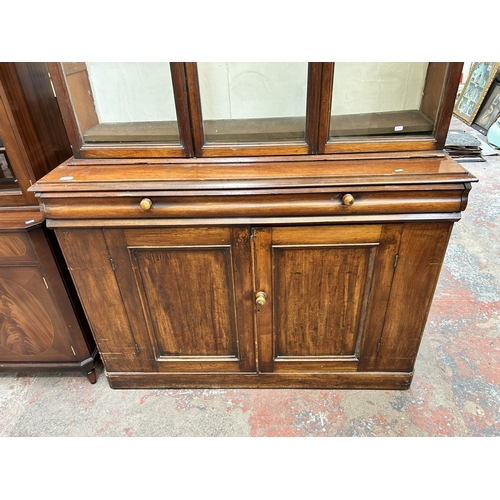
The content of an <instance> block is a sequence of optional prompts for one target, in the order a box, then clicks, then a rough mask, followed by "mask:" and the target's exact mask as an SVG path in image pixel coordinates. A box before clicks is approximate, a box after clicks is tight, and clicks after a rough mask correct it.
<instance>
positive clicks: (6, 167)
mask: <svg viewBox="0 0 500 500" xmlns="http://www.w3.org/2000/svg"><path fill="white" fill-rule="evenodd" d="M17 188H19V186H18V184H17V179H16V177H15V176H14V172H13V171H12V168H11V166H10V163H9V159H8V158H7V153H6V151H5V148H4V145H3V142H2V139H0V189H17Z"/></svg>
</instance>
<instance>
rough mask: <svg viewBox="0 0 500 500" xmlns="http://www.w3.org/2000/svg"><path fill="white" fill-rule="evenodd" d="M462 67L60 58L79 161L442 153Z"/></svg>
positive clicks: (57, 73)
mask: <svg viewBox="0 0 500 500" xmlns="http://www.w3.org/2000/svg"><path fill="white" fill-rule="evenodd" d="M460 71H461V64H457V63H435V62H433V63H427V62H422V63H420V62H410V63H401V62H397V63H390V62H386V63H298V62H286V63H284V62H282V63H270V62H265V63H250V62H245V63H234V62H225V63H224V62H218V63H210V62H201V63H170V64H169V63H156V62H146V63H102V62H101V63H62V64H52V65H51V72H52V74H53V79H54V81H55V85H56V89H57V93H58V94H59V95H61V98H62V99H64V100H66V102H68V103H70V106H69V107H67V111H66V113H65V116H64V118H65V123H66V125H67V128H68V130H69V132H70V135H71V136H72V137H71V139H72V144H73V147H74V154H75V156H76V157H79V158H125V157H179V156H184V157H203V156H214V157H223V156H247V155H248V156H260V155H288V154H293V155H300V154H318V153H319V154H325V153H326V154H328V153H339V152H340V153H343V152H380V151H384V152H391V151H415V150H417V151H419V150H420V151H425V150H433V149H442V148H443V145H444V143H443V141H444V138H445V134H446V128H447V126H448V123H449V117H450V111H449V110H450V107H451V108H452V107H453V92H452V89H453V88H455V87H456V86H457V85H458V81H459V78H460Z"/></svg>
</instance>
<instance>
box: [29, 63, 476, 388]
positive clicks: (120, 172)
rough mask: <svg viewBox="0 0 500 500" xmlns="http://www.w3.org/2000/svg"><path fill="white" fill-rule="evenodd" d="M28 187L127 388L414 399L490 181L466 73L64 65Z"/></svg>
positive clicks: (369, 67)
mask: <svg viewBox="0 0 500 500" xmlns="http://www.w3.org/2000/svg"><path fill="white" fill-rule="evenodd" d="M49 67H50V72H51V74H52V78H53V81H54V86H55V89H56V93H57V98H58V100H59V104H60V107H61V111H62V115H63V119H64V123H65V126H66V129H67V131H68V135H69V137H70V142H71V144H72V147H73V153H74V158H71V159H69V160H68V161H66V162H64V163H63V164H62V165H61V166H59V167H58V168H56V169H54V170H53V171H52V172H50V173H49V174H48V175H46V176H45V177H43V178H42V179H41V180H39V181H38V182H37V183H36V185H35V186H34V187H33V188H31V190H32V191H33V192H35V193H36V196H37V197H38V201H39V203H40V207H41V210H42V212H43V214H44V215H45V217H46V218H47V223H48V226H49V227H51V228H53V229H54V230H55V233H56V235H57V238H58V241H59V243H60V246H61V248H62V251H63V253H64V257H65V259H66V262H67V264H68V267H69V270H70V272H71V275H72V277H73V280H74V282H75V285H76V288H77V290H78V294H79V296H80V299H81V301H82V304H83V306H84V309H85V312H86V314H87V317H88V319H89V322H90V324H91V327H92V330H93V333H94V336H95V338H96V341H97V344H98V347H99V351H100V353H101V355H102V358H103V362H104V365H105V369H106V374H107V377H108V381H109V383H110V385H111V387H113V388H151V387H269V388H272V387H274V388H277V387H310V388H379V389H382V388H384V389H405V388H408V387H409V385H410V383H411V380H412V376H413V369H414V363H415V358H416V355H417V352H418V348H419V344H420V340H421V337H422V333H423V330H424V327H425V322H426V318H427V314H428V312H429V308H430V305H431V301H432V296H433V293H434V289H435V286H436V283H437V280H438V277H439V272H440V268H441V264H442V262H443V258H444V255H445V252H446V247H447V244H448V239H449V237H450V233H451V230H452V226H453V224H454V222H456V221H458V220H459V219H460V216H461V212H462V211H463V210H464V209H465V207H466V204H467V196H468V192H469V190H470V188H471V184H470V183H471V182H474V181H476V179H475V178H474V177H473V176H472V175H471V174H469V173H468V172H467V171H466V170H465V169H464V168H463V167H461V166H460V165H459V164H458V163H456V162H455V161H453V160H452V159H450V158H449V157H447V156H446V155H445V154H444V153H443V147H444V141H445V138H446V134H447V130H448V126H449V122H450V119H451V114H452V109H453V103H454V97H455V94H456V90H457V87H458V82H459V78H460V71H461V64H460V63H373V64H372V63H338V64H333V63H309V64H307V63H198V64H196V63H171V64H168V63H125V64H119V63H61V64H59V63H57V64H56V63H54V64H51V65H49Z"/></svg>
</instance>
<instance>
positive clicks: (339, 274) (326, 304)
mask: <svg viewBox="0 0 500 500" xmlns="http://www.w3.org/2000/svg"><path fill="white" fill-rule="evenodd" d="M400 233H401V226H400V225H397V224H396V225H386V226H384V225H361V226H349V225H346V226H316V227H276V228H256V229H255V230H254V233H253V239H254V249H255V250H254V257H255V291H256V296H255V300H256V303H257V305H256V317H257V320H256V324H257V331H258V345H259V371H261V372H302V373H312V372H316V373H318V372H332V371H362V370H363V366H365V365H366V363H367V360H369V359H371V358H372V357H375V356H376V354H377V343H378V339H379V338H380V336H381V333H382V328H383V322H384V316H385V312H386V308H387V301H388V298H389V292H390V287H391V280H392V276H393V273H394V262H395V256H396V255H397V248H398V244H399V240H400Z"/></svg>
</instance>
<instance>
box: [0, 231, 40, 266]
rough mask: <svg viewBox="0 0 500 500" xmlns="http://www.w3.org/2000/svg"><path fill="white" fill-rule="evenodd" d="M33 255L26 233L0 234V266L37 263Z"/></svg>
mask: <svg viewBox="0 0 500 500" xmlns="http://www.w3.org/2000/svg"><path fill="white" fill-rule="evenodd" d="M37 262H38V260H37V258H36V255H35V253H34V252H33V248H32V247H31V243H30V241H29V238H28V236H27V235H26V233H23V232H7V233H0V266H2V265H10V264H31V263H35V264H36V263H37Z"/></svg>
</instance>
